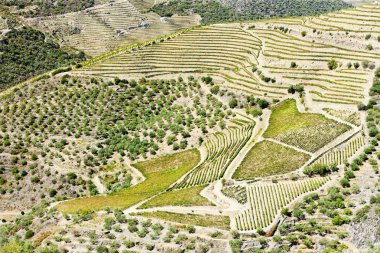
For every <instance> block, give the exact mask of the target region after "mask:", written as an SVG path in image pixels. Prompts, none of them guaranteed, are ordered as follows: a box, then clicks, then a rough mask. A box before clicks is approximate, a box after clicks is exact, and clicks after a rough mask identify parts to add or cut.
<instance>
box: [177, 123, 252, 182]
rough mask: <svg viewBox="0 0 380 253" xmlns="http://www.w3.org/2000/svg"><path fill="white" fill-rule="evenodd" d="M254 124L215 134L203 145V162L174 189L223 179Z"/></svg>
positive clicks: (231, 128) (247, 138) (249, 135)
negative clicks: (204, 151) (204, 156)
mask: <svg viewBox="0 0 380 253" xmlns="http://www.w3.org/2000/svg"><path fill="white" fill-rule="evenodd" d="M253 127H254V124H252V123H247V124H245V125H243V126H240V127H230V128H228V129H227V131H225V132H224V133H216V134H214V136H213V137H212V138H211V139H210V140H208V141H207V142H206V143H205V145H204V146H205V148H206V152H207V156H206V159H205V161H204V162H203V163H202V164H200V165H199V166H198V167H197V168H195V169H194V170H193V171H191V172H190V173H189V174H188V175H187V176H186V177H185V178H184V179H183V181H182V182H180V183H179V184H178V185H177V186H176V187H177V188H185V187H191V186H195V185H203V184H208V183H211V182H213V181H216V180H218V179H220V178H222V177H223V175H224V173H225V171H226V169H227V167H228V166H229V164H230V163H231V162H232V160H234V158H235V157H236V155H237V154H238V153H239V151H240V150H241V149H242V148H243V146H244V145H245V144H246V143H247V141H248V140H249V139H250V138H251V134H252V130H253Z"/></svg>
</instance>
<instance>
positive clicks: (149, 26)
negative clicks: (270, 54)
mask: <svg viewBox="0 0 380 253" xmlns="http://www.w3.org/2000/svg"><path fill="white" fill-rule="evenodd" d="M27 22H28V23H29V24H31V25H32V26H34V27H36V28H39V29H41V30H43V31H45V32H48V33H50V34H52V35H54V36H55V37H57V38H58V39H60V40H62V42H63V43H64V44H65V45H67V46H71V47H75V48H78V49H81V50H83V51H84V52H85V53H87V54H89V55H91V56H98V55H100V54H103V53H107V52H108V51H111V50H113V49H116V48H118V47H121V46H123V45H126V44H129V43H132V42H138V41H140V42H141V41H145V40H148V39H153V38H155V37H159V36H162V35H164V34H167V33H171V32H175V31H176V30H178V29H179V28H183V27H188V26H194V25H197V24H198V21H197V17H196V16H186V17H178V16H177V17H173V18H170V19H168V20H167V21H165V22H164V21H161V20H160V17H159V16H158V15H156V14H154V13H147V14H142V13H141V12H140V11H139V10H138V9H137V8H136V7H135V6H134V5H132V4H131V3H130V2H129V1H128V0H117V1H110V2H109V3H106V4H103V5H97V6H95V7H92V8H89V9H86V10H84V11H82V12H75V13H68V14H64V15H59V16H52V17H42V18H31V19H28V20H27Z"/></svg>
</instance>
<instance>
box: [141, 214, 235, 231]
mask: <svg viewBox="0 0 380 253" xmlns="http://www.w3.org/2000/svg"><path fill="white" fill-rule="evenodd" d="M136 215H139V216H144V217H148V218H156V219H162V220H168V221H172V222H177V223H182V224H190V225H195V226H202V227H213V228H219V229H224V230H230V218H229V217H228V216H220V215H209V214H207V215H200V214H192V213H186V214H182V213H170V212H159V211H158V212H144V213H137V214H136Z"/></svg>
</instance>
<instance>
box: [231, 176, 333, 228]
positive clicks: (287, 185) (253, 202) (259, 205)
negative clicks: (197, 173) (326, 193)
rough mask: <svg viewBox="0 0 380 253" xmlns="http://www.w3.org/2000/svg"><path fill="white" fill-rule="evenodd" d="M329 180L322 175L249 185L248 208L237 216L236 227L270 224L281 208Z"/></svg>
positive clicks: (263, 226)
mask: <svg viewBox="0 0 380 253" xmlns="http://www.w3.org/2000/svg"><path fill="white" fill-rule="evenodd" d="M329 180H330V178H328V177H322V178H311V179H304V180H298V181H295V182H292V181H290V182H281V183H268V184H260V183H257V184H253V185H251V186H248V187H247V189H246V190H247V193H246V194H247V199H248V208H247V209H245V210H243V211H242V212H241V213H239V214H238V215H237V216H236V217H235V222H236V227H237V228H238V229H239V230H242V231H247V230H254V229H259V228H265V227H267V226H269V225H270V224H271V223H272V222H273V220H274V219H275V217H276V216H277V215H278V214H279V211H280V210H281V208H283V207H285V206H286V205H288V204H289V203H290V202H292V201H294V199H296V198H297V197H299V196H301V195H302V194H305V193H307V192H310V191H315V190H317V189H318V188H320V187H321V186H322V185H324V184H325V183H326V182H327V181H329Z"/></svg>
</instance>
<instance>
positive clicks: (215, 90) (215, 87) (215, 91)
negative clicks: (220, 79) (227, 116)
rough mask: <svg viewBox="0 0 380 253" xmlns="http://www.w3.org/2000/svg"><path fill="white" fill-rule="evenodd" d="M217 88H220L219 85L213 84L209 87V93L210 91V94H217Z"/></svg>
mask: <svg viewBox="0 0 380 253" xmlns="http://www.w3.org/2000/svg"><path fill="white" fill-rule="evenodd" d="M219 90H220V87H219V86H218V85H214V86H213V87H212V88H211V89H210V91H211V93H212V94H215V95H217V94H218V93H219Z"/></svg>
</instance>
